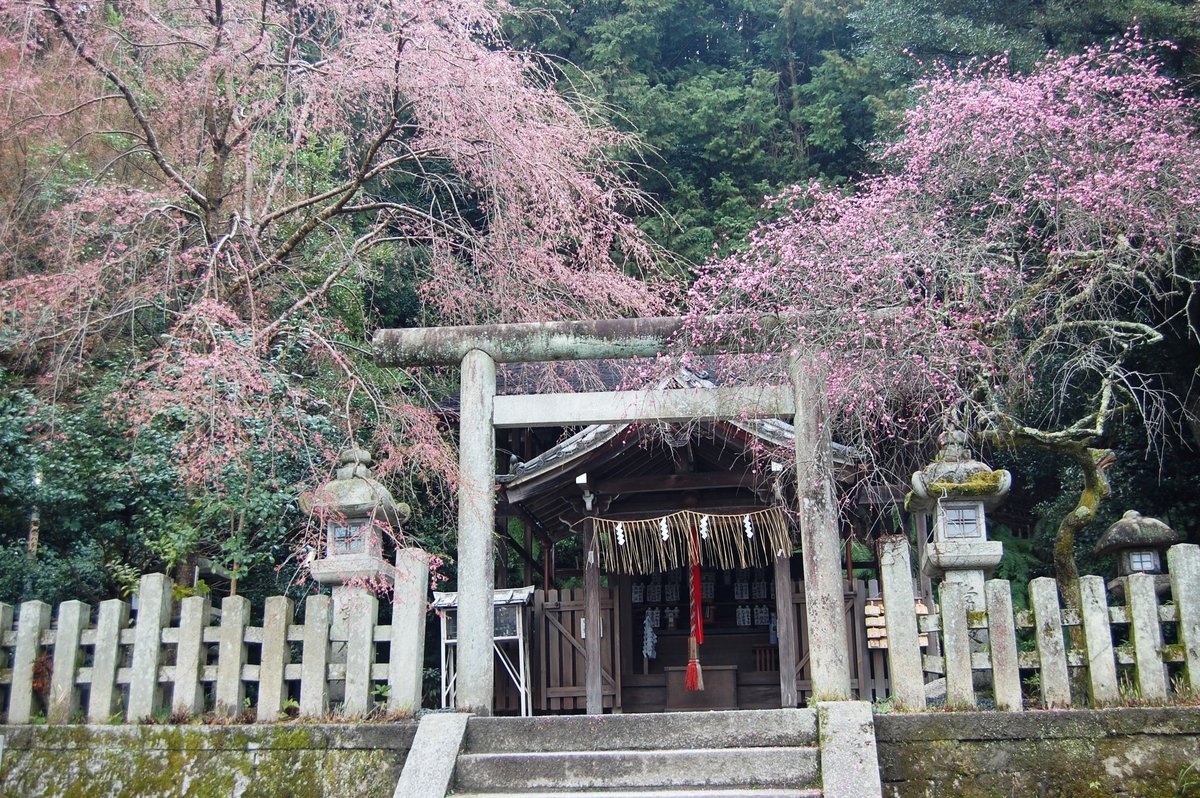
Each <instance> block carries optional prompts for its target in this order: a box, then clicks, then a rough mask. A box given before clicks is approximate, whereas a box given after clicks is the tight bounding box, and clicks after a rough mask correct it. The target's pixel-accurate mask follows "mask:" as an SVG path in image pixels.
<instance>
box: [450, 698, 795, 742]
mask: <svg viewBox="0 0 1200 798" xmlns="http://www.w3.org/2000/svg"><path fill="white" fill-rule="evenodd" d="M816 740H817V713H816V710H813V709H765V710H755V711H753V712H739V711H727V712H663V713H657V714H653V715H566V716H557V717H554V716H546V717H534V718H474V717H473V718H471V722H470V723H468V724H467V734H466V738H465V739H464V741H463V750H464V752H466V753H515V752H526V751H530V752H533V751H629V750H642V751H646V750H678V749H684V748H761V747H771V746H794V745H800V746H810V745H816Z"/></svg>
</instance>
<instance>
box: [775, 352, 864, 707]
mask: <svg viewBox="0 0 1200 798" xmlns="http://www.w3.org/2000/svg"><path fill="white" fill-rule="evenodd" d="M790 373H791V380H792V390H793V391H794V392H795V397H796V417H795V429H796V495H797V498H798V499H799V503H800V541H801V551H802V553H803V555H804V597H805V601H806V610H807V616H808V628H809V629H810V630H812V631H811V633H810V634H809V662H810V663H811V667H812V690H813V697H814V698H815V699H816V700H835V701H836V700H844V699H849V698H850V650H849V642H848V641H847V639H846V611H845V604H844V599H843V597H842V592H843V587H842V563H841V545H840V544H841V540H840V536H839V535H838V521H837V503H836V502H835V500H834V496H833V457H832V454H831V444H832V440H831V435H830V430H829V420H828V415H829V412H828V398H827V397H826V387H825V377H824V373H823V371H822V370H821V366H820V364H819V363H817V362H816V361H815V360H814V359H812V358H802V357H800V356H799V355H797V354H795V353H793V355H792V357H791V362H790Z"/></svg>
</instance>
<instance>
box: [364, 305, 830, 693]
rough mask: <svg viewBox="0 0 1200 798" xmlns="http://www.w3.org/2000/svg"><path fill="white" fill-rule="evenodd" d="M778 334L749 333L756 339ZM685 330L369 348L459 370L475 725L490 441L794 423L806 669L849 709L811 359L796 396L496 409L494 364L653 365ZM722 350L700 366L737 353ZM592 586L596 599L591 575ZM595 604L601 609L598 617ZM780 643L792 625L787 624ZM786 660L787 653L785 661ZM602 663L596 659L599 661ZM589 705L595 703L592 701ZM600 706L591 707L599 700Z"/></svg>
mask: <svg viewBox="0 0 1200 798" xmlns="http://www.w3.org/2000/svg"><path fill="white" fill-rule="evenodd" d="M764 322H765V323H766V324H768V325H769V324H771V323H772V322H774V323H777V320H775V319H773V318H771V317H768V318H767V319H765V320H764V319H757V320H754V323H755V327H756V328H758V329H761V328H762V327H763V326H764ZM683 325H684V319H683V318H681V317H674V316H671V317H657V318H644V319H606V320H592V321H569V322H537V323H530V324H501V325H485V326H473V327H428V328H412V329H388V330H378V331H377V332H376V333H375V337H374V340H373V342H372V344H373V347H374V350H375V360H376V363H377V364H378V365H379V366H382V367H395V366H439V365H453V364H455V363H460V364H461V369H462V371H461V405H460V415H459V496H458V684H457V705H458V707H459V708H462V709H466V710H468V711H470V712H474V713H476V714H480V715H490V714H491V712H492V685H493V679H494V674H493V670H494V666H495V663H494V659H493V654H492V638H493V632H494V623H493V621H494V618H493V613H492V590H493V588H494V585H495V574H494V569H495V556H494V552H493V542H492V534H493V526H494V522H495V486H496V473H495V469H496V453H495V430H496V429H498V428H506V427H507V428H512V427H536V426H554V427H565V426H583V425H588V424H619V423H629V422H639V421H646V422H665V423H669V422H680V421H691V420H695V419H698V418H703V419H713V420H716V419H721V418H745V417H759V418H764V417H777V418H793V419H794V424H795V432H796V492H797V497H798V500H799V505H800V506H799V508H798V509H799V515H800V538H801V551H802V555H803V564H804V593H805V600H806V605H805V607H806V610H807V617H808V628H809V630H810V634H809V646H810V648H809V662H810V665H811V673H812V689H813V698H814V700H845V699H849V698H850V655H849V648H848V645H847V639H846V616H845V612H844V609H843V599H842V572H841V556H840V551H839V549H840V545H839V535H838V524H837V505H836V503H835V499H834V495H833V470H832V455H831V450H830V443H831V441H830V431H829V425H828V423H827V415H828V408H827V401H826V394H825V384H824V379H823V378H822V377H821V376H820V371H819V369H817V368H816V367H815V364H813V363H812V362H811V361H808V359H807V358H806V356H804V355H803V354H798V353H795V352H793V353H792V355H791V357H790V368H789V373H790V377H791V384H790V385H789V386H757V387H732V388H725V387H721V388H698V389H671V390H644V391H609V392H597V393H554V394H534V395H521V396H497V395H496V364H497V363H517V362H546V361H562V360H598V359H608V358H627V357H653V356H655V355H657V354H659V353H660V352H662V351H663V349H664V348H665V346H666V345H667V342H668V341H670V340H671V339H672V337H673V336H675V335H676V334H678V333H679V332H680V331H681V330H682V329H683ZM731 348H732V347H722V346H718V345H714V346H711V347H708V348H706V349H705V350H703V351H701V352H699V353H700V354H715V353H729V351H730V349H731ZM588 575H589V577H590V578H592V579H594V580H595V582H596V584H595V586H594V587H596V588H598V587H599V574H598V571H597V569H596V568H595V567H594V566H593V567H590V568H589V569H588ZM590 595H591V598H590V599H589V600H588V603H587V609H586V611H585V618H587V623H588V628H589V629H594V628H598V627H599V624H598V618H599V614H600V606H599V595H598V590H595V589H593V590H591V591H590ZM593 603H594V604H595V607H593V606H592V605H593ZM779 623H780V627H781V628H780V635H779V636H780V639H781V640H784V639H794V638H795V630H794V629H789V630H786V631H788V632H789V634H788V635H787V637H785V636H784V632H785V629H784V628H783V626H784V625H785V624H794V619H793V618H792V617H791V616H790V614H789V615H788V617H787V618H785V617H783V616H782V615H781V616H780V618H779ZM586 644H587V648H588V656H587V662H588V669H587V675H586V680H587V689H588V712H589V713H592V712H599V711H601V710H600V709H599V696H600V658H599V645H600V643H599V639H598V636H596V635H588V637H587V639H586ZM784 648H787V649H788V650H786V651H785V650H783V649H784ZM593 649H594V651H593ZM779 660H780V662H779V669H780V690H781V697H782V701H783V706H785V707H786V706H795V705H796V703H797V694H796V679H795V674H796V662H795V654H794V651H793V650H792V647H791V646H786V647H785V646H782V645H781V646H780V656H779ZM593 692H594V696H593ZM593 699H594V700H593Z"/></svg>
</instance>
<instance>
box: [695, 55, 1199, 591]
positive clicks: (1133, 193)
mask: <svg viewBox="0 0 1200 798" xmlns="http://www.w3.org/2000/svg"><path fill="white" fill-rule="evenodd" d="M1155 50H1156V48H1155V47H1154V46H1151V45H1150V44H1148V43H1147V42H1145V41H1143V40H1142V39H1141V38H1140V37H1138V36H1137V35H1136V34H1130V35H1128V36H1126V37H1124V38H1123V39H1122V40H1120V41H1118V42H1116V43H1114V44H1112V45H1111V46H1108V47H1103V48H1101V47H1096V48H1092V49H1090V50H1088V51H1087V52H1085V53H1083V54H1081V55H1077V56H1063V55H1053V54H1052V55H1050V56H1048V57H1047V58H1045V59H1044V60H1043V61H1042V62H1040V63H1039V64H1038V65H1037V66H1036V67H1035V68H1034V69H1033V70H1032V71H1031V72H1030V73H1028V74H1024V75H1022V74H1014V73H1013V72H1012V71H1010V69H1009V68H1008V65H1007V64H1006V62H1005V61H1003V60H995V61H988V62H982V63H973V64H969V65H967V66H963V67H961V68H957V69H942V70H941V71H939V72H936V73H935V74H933V75H932V76H931V77H928V78H927V79H925V80H923V81H922V82H921V83H919V84H918V85H917V86H916V92H915V100H914V103H913V105H912V107H911V108H910V109H909V110H908V111H907V113H906V114H905V116H904V119H903V123H902V125H901V127H900V129H899V132H898V135H897V137H896V138H895V139H894V140H893V141H891V142H890V143H884V144H881V145H879V147H878V151H877V154H878V157H879V158H880V159H881V163H882V164H883V165H884V169H883V171H882V172H881V173H880V174H878V175H877V176H874V177H870V178H867V179H863V180H861V181H859V182H858V183H857V185H855V186H854V187H853V190H852V191H848V192H842V191H838V190H833V189H828V188H823V187H821V186H819V185H811V186H797V187H794V188H793V189H792V190H791V191H789V192H787V193H786V194H784V195H783V196H782V197H778V198H776V199H775V200H774V204H775V208H776V210H777V212H778V217H779V218H778V219H777V220H776V221H772V222H769V223H764V224H763V225H761V226H760V227H759V228H758V229H757V230H756V231H755V232H754V233H753V235H752V236H751V237H750V239H749V241H748V243H747V245H746V247H745V249H744V250H743V251H741V252H740V253H737V254H736V255H734V256H732V257H730V258H728V259H726V260H722V261H719V262H716V263H713V264H711V265H710V266H709V267H708V268H707V271H706V272H705V273H704V274H703V276H702V277H701V278H700V279H699V280H698V281H697V282H696V284H695V286H694V289H693V291H692V293H691V297H690V300H691V307H692V312H693V313H694V314H695V315H696V318H697V319H700V318H701V317H705V316H710V315H711V314H714V313H727V314H728V313H731V312H732V313H733V314H738V313H746V312H749V313H757V314H768V313H775V314H779V316H780V318H781V319H782V320H783V323H782V324H780V325H779V326H778V327H777V328H775V332H774V333H773V334H772V335H773V336H774V337H776V338H777V339H778V340H776V341H775V342H774V343H775V344H776V348H777V349H778V348H784V349H786V348H787V347H792V348H803V349H806V350H809V351H812V352H814V353H815V355H816V357H815V359H814V362H815V363H816V368H819V369H821V370H822V371H824V372H825V373H826V374H827V375H828V384H829V393H830V399H831V407H832V408H835V409H836V412H837V415H838V423H839V424H840V425H841V429H842V431H841V434H842V435H845V436H847V437H848V438H849V439H850V441H851V442H853V443H855V444H856V445H858V446H859V447H860V448H862V449H864V450H867V451H873V452H875V453H876V454H877V455H878V456H879V458H880V461H879V462H881V463H884V464H886V463H887V462H892V463H895V462H896V461H895V460H888V459H887V456H888V455H889V454H893V455H894V454H895V453H897V452H905V451H907V452H911V451H913V448H914V446H915V447H917V449H918V450H919V449H920V446H919V444H923V443H924V444H928V443H930V442H931V441H932V440H933V439H936V436H937V434H938V433H939V431H940V430H941V429H942V428H943V426H944V424H945V423H947V422H953V423H958V424H964V425H969V426H970V428H971V429H972V430H973V431H974V432H975V433H976V435H977V436H978V437H980V438H982V439H984V440H987V441H991V442H993V443H995V444H999V445H1004V446H1033V447H1040V448H1043V449H1047V450H1050V451H1051V452H1054V453H1057V454H1058V455H1060V456H1062V457H1065V458H1067V459H1068V461H1069V462H1071V463H1073V464H1075V465H1077V466H1078V468H1079V470H1080V472H1081V473H1082V486H1081V490H1080V495H1079V499H1078V502H1077V504H1076V506H1075V508H1074V509H1073V511H1072V512H1070V513H1069V514H1068V515H1067V516H1066V517H1065V518H1063V519H1062V522H1061V524H1060V526H1059V529H1058V533H1057V539H1056V545H1055V551H1054V562H1055V566H1056V569H1057V574H1058V578H1059V581H1060V584H1061V585H1062V586H1063V588H1064V592H1065V593H1066V594H1067V595H1068V597H1070V596H1073V595H1074V588H1073V585H1074V583H1075V580H1076V571H1075V560H1074V540H1075V535H1076V533H1077V532H1078V531H1079V530H1080V529H1081V528H1082V527H1083V526H1085V525H1086V524H1087V523H1089V522H1090V521H1091V520H1092V518H1093V517H1094V516H1095V513H1096V508H1097V506H1098V504H1099V503H1100V502H1101V501H1102V499H1103V498H1104V496H1105V495H1106V494H1107V483H1106V481H1105V477H1104V469H1105V467H1106V466H1107V465H1108V463H1109V462H1111V459H1112V453H1111V451H1109V450H1108V449H1106V448H1105V435H1106V430H1107V429H1108V428H1109V426H1110V425H1111V423H1112V422H1113V421H1114V419H1115V418H1117V417H1118V415H1119V414H1127V413H1132V414H1137V415H1139V416H1140V419H1141V421H1143V422H1144V427H1145V429H1146V430H1148V431H1149V434H1150V435H1151V436H1155V435H1159V434H1161V433H1162V432H1163V430H1164V425H1166V424H1169V423H1171V419H1172V418H1175V419H1176V420H1178V416H1177V415H1173V413H1174V412H1175V410H1176V409H1177V408H1178V404H1177V403H1174V402H1172V398H1171V397H1170V396H1169V394H1167V392H1166V390H1165V389H1164V386H1163V385H1162V384H1160V383H1159V382H1158V381H1157V379H1156V377H1155V375H1153V374H1148V373H1143V372H1142V371H1140V370H1139V368H1138V365H1137V361H1136V360H1135V357H1136V356H1137V355H1138V354H1139V353H1140V352H1141V351H1142V350H1145V349H1146V348H1147V347H1153V346H1154V345H1155V344H1157V343H1158V342H1159V341H1160V340H1161V339H1162V337H1163V335H1164V331H1165V330H1167V329H1168V328H1175V329H1178V328H1179V327H1183V328H1185V329H1186V330H1187V331H1188V334H1192V335H1194V334H1195V333H1194V331H1192V330H1191V327H1190V325H1188V324H1187V322H1188V321H1189V320H1190V317H1189V316H1188V315H1187V309H1188V308H1189V306H1190V303H1191V301H1192V299H1193V290H1194V284H1193V282H1192V277H1193V276H1194V269H1195V257H1196V253H1197V246H1198V244H1200V141H1198V140H1197V130H1196V120H1197V116H1196V112H1197V108H1196V105H1195V104H1194V103H1193V102H1191V101H1189V100H1186V99H1184V98H1183V97H1182V96H1181V94H1180V92H1179V89H1178V88H1177V87H1176V86H1175V85H1174V84H1173V83H1172V82H1171V80H1170V79H1168V78H1167V77H1165V76H1164V75H1163V73H1162V71H1161V68H1160V63H1159V60H1158V58H1157V57H1156V55H1155ZM714 332H716V333H721V332H722V331H720V330H715V331H714V330H713V329H712V328H711V327H709V326H707V325H705V324H703V323H697V324H696V325H695V329H694V331H693V333H692V334H693V336H694V337H695V338H697V339H702V338H704V337H706V336H709V335H712V334H714ZM755 362H756V363H757V366H758V367H759V368H762V369H775V370H779V363H778V359H777V358H775V359H772V358H770V357H768V356H765V355H764V356H763V357H762V358H759V359H757V360H756V361H755ZM929 454H930V452H929V446H928V445H926V446H925V448H924V451H923V452H920V453H919V454H917V455H916V456H917V457H927V456H929ZM904 465H905V466H906V467H907V468H908V469H909V470H910V471H911V467H912V465H913V460H912V459H910V460H908V462H907V463H906V464H904ZM896 470H897V471H903V468H902V467H901V466H900V465H896ZM894 476H895V477H901V476H902V475H901V474H899V473H897V474H894Z"/></svg>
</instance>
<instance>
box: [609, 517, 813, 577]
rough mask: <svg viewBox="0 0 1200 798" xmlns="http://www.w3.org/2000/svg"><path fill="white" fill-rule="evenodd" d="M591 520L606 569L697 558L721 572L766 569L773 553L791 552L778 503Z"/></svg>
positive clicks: (645, 568)
mask: <svg viewBox="0 0 1200 798" xmlns="http://www.w3.org/2000/svg"><path fill="white" fill-rule="evenodd" d="M591 520H592V522H593V523H594V524H595V529H596V541H597V544H596V545H597V546H598V547H599V549H600V567H601V568H603V569H604V570H605V571H608V572H609V573H621V574H635V575H638V574H649V573H656V572H659V571H669V570H671V569H673V568H683V567H686V566H689V565H691V564H692V563H693V562H695V561H697V559H698V561H699V563H700V565H701V566H709V567H714V568H720V569H722V570H729V569H734V568H765V567H767V566H769V565H771V564H772V563H773V562H774V561H775V558H776V557H779V556H783V557H790V556H791V555H792V539H791V536H790V535H789V534H788V527H787V518H786V517H785V516H784V514H783V510H782V508H779V507H770V508H768V509H766V510H758V511H756V512H753V513H738V514H737V515H715V514H712V513H702V512H696V511H694V510H680V511H679V512H676V513H671V514H670V515H665V516H662V517H659V518H644V519H639V520H636V521H613V520H610V519H607V518H592V519H591ZM697 542H698V543H699V551H698V552H697V551H694V548H695V546H696V544H697Z"/></svg>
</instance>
